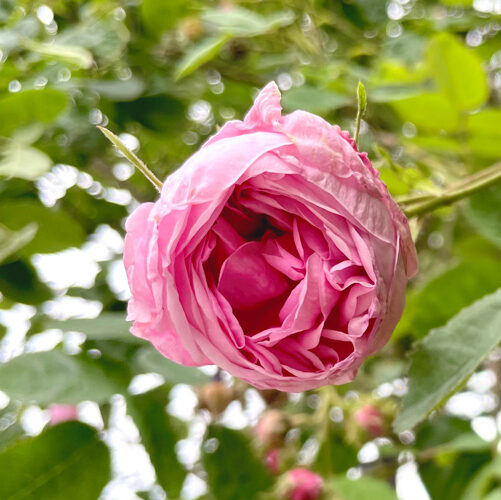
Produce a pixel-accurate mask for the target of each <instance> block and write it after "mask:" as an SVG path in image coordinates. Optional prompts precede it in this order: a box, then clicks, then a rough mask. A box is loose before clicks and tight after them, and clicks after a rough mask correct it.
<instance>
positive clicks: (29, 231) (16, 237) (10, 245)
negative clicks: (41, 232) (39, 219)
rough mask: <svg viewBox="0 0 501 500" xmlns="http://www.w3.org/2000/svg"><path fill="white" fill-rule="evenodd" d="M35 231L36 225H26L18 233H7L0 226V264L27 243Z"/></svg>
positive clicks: (7, 231)
mask: <svg viewBox="0 0 501 500" xmlns="http://www.w3.org/2000/svg"><path fill="white" fill-rule="evenodd" d="M37 229H38V228H37V225H36V224H28V225H27V226H24V227H23V228H22V229H20V230H19V231H9V230H8V229H6V228H5V227H3V226H1V225H0V263H1V262H3V261H4V260H5V259H6V258H7V257H9V255H12V254H13V253H15V252H17V251H18V250H19V249H20V248H22V247H23V246H24V245H26V244H27V243H29V242H30V241H31V240H32V239H33V237H34V236H35V234H36V232H37Z"/></svg>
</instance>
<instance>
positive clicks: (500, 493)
mask: <svg viewBox="0 0 501 500" xmlns="http://www.w3.org/2000/svg"><path fill="white" fill-rule="evenodd" d="M483 500H501V488H496V489H495V490H493V491H491V492H490V493H489V494H488V495H487V496H486V497H484V498H483Z"/></svg>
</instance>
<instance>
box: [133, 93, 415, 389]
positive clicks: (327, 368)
mask: <svg viewBox="0 0 501 500" xmlns="http://www.w3.org/2000/svg"><path fill="white" fill-rule="evenodd" d="M126 231H127V235H126V238H125V249H124V263H125V269H126V271H127V277H128V282H129V286H130V289H131V294H132V296H131V299H130V301H129V305H128V319H129V320H131V321H134V324H133V326H132V329H131V331H132V333H133V334H135V335H137V336H139V337H142V338H144V339H147V340H149V341H151V342H152V343H153V345H154V346H155V347H156V348H157V349H158V350H159V351H160V352H161V353H162V354H163V355H164V356H165V357H167V358H169V359H171V360H173V361H175V362H177V363H181V364H184V365H195V366H201V365H207V364H216V365H218V366H219V367H221V368H222V369H224V370H226V371H228V372H229V373H230V374H232V375H234V376H236V377H239V378H240V379H242V380H244V381H245V382H248V383H249V384H251V385H253V386H255V387H257V388H258V389H279V390H282V391H290V392H300V391H305V390H308V389H313V388H316V387H320V386H323V385H327V384H344V383H346V382H349V381H350V380H352V379H353V377H354V376H355V374H356V372H357V370H358V367H359V366H360V364H361V363H362V362H363V360H364V359H365V358H366V357H367V356H368V355H370V354H372V353H374V352H375V351H378V350H379V349H381V348H382V347H383V346H384V345H385V343H386V342H387V341H388V339H389V337H390V335H391V332H392V330H393V328H394V327H395V325H396V323H397V321H398V320H399V318H400V316H401V314H402V310H403V307H404V293H405V287H406V283H407V279H408V278H409V277H410V276H412V275H413V274H414V273H415V272H416V268H417V263H416V253H415V247H414V244H413V242H412V239H411V236H410V232H409V227H408V224H407V219H406V218H405V216H404V214H403V213H402V212H401V210H400V209H399V207H398V205H397V204H396V202H395V201H394V200H393V199H392V198H391V197H390V195H389V194H388V190H387V189H386V186H385V185H384V183H383V182H382V181H381V180H380V179H379V174H378V172H377V170H376V169H374V168H373V166H372V165H371V163H370V162H369V159H368V157H367V154H366V153H359V152H358V150H357V148H356V146H355V144H354V142H353V141H352V140H351V139H350V137H349V135H348V133H346V132H342V131H341V130H340V129H339V127H337V126H332V125H330V124H329V123H327V122H326V121H324V120H323V119H321V118H319V117H318V116H315V115H313V114H310V113H307V112H304V111H296V112H294V113H292V114H289V115H285V116H282V114H281V106H280V92H279V90H278V88H277V86H276V85H275V84H274V83H270V84H269V85H267V86H266V87H265V88H264V89H263V90H262V91H261V93H260V94H259V95H258V97H257V98H256V101H255V103H254V105H253V107H252V108H251V110H250V111H249V113H248V114H247V116H246V117H245V119H244V121H237V120H234V121H230V122H228V123H227V124H226V125H224V126H223V127H222V128H221V129H220V130H219V132H217V134H216V135H214V136H213V137H211V138H210V139H209V140H208V141H207V142H206V143H205V144H204V145H203V146H202V147H201V148H200V150H199V151H197V152H196V153H195V154H194V155H193V156H192V157H191V158H189V159H188V160H187V161H186V162H185V163H184V165H183V166H182V167H180V168H179V169H178V170H177V171H176V172H174V173H173V174H171V175H170V176H169V177H168V178H167V179H166V181H165V183H164V184H163V189H162V192H161V195H160V198H159V200H158V201H156V202H155V203H144V204H142V205H140V206H139V207H138V208H137V209H136V210H135V211H134V212H133V214H132V215H131V216H130V217H129V218H128V220H127V223H126Z"/></svg>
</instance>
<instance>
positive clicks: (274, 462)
mask: <svg viewBox="0 0 501 500" xmlns="http://www.w3.org/2000/svg"><path fill="white" fill-rule="evenodd" d="M264 462H265V464H266V466H267V467H268V470H269V471H270V472H271V473H272V474H278V472H279V471H280V450H278V448H272V449H271V450H269V451H268V452H267V453H266V457H265V459H264Z"/></svg>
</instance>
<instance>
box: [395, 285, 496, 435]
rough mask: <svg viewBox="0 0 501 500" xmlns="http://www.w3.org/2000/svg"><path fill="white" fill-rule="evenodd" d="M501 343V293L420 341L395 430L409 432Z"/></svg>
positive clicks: (467, 309) (490, 297)
mask: <svg viewBox="0 0 501 500" xmlns="http://www.w3.org/2000/svg"><path fill="white" fill-rule="evenodd" d="M443 300H444V301H446V300H447V298H445V297H444V298H443ZM500 340H501V290H498V291H497V292H495V293H493V294H492V295H488V296H486V297H484V298H482V299H481V300H479V301H477V302H475V303H473V304H472V305H471V306H469V307H467V308H465V309H463V310H462V311H461V312H460V313H459V314H458V315H456V316H455V317H454V318H452V319H451V320H450V321H449V322H448V323H447V325H445V326H443V327H441V328H437V329H435V330H432V331H431V332H430V333H429V334H428V335H427V336H426V337H425V338H424V339H423V340H421V341H419V342H418V344H417V345H416V347H415V350H414V352H413V354H412V355H411V366H410V370H409V390H408V393H407V394H406V395H405V397H404V399H403V401H402V406H401V411H400V414H399V415H398V416H397V418H396V420H395V421H394V428H395V430H396V431H397V432H400V431H403V430H405V429H409V428H411V427H413V426H414V425H416V424H417V423H418V422H420V421H421V420H422V419H423V418H425V417H426V415H427V414H428V413H429V412H430V411H432V410H433V409H434V408H435V407H437V406H438V405H439V404H440V403H441V402H442V401H444V400H445V399H446V398H447V397H448V396H449V395H450V394H451V393H452V392H453V391H454V390H455V389H456V388H457V387H458V386H459V385H460V384H461V383H462V382H463V381H464V380H465V379H466V378H467V377H468V376H469V375H471V373H472V372H473V371H474V370H475V368H476V367H477V366H478V365H479V364H480V363H481V361H482V360H483V359H484V358H485V357H486V356H487V355H488V354H489V353H490V352H491V350H492V349H493V348H494V347H495V346H496V345H497V344H498V343H499V341H500Z"/></svg>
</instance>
